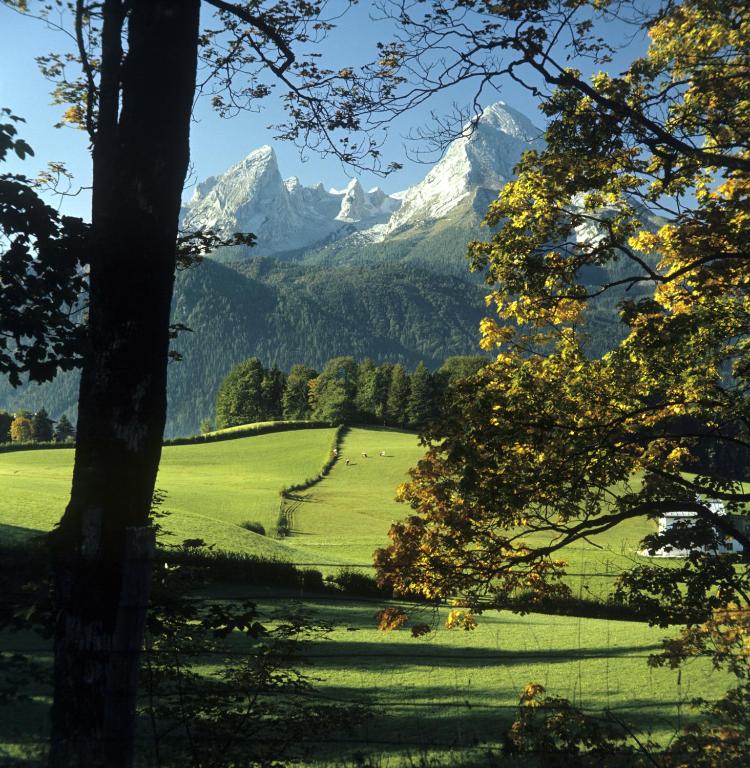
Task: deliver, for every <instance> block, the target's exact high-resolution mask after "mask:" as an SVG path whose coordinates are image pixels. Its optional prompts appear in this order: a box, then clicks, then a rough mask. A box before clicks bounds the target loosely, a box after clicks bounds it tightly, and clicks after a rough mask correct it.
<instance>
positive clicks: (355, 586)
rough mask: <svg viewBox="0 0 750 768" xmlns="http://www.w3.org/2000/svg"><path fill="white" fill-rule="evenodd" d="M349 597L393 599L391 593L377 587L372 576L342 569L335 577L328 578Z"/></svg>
mask: <svg viewBox="0 0 750 768" xmlns="http://www.w3.org/2000/svg"><path fill="white" fill-rule="evenodd" d="M328 580H329V581H331V582H333V583H334V584H336V585H337V586H338V587H339V588H340V589H341V591H342V592H345V593H346V594H347V595H358V596H360V597H391V594H392V593H391V591H390V590H389V589H387V588H382V587H379V586H378V585H377V583H376V582H375V579H373V577H372V576H368V575H367V574H365V573H361V572H360V571H354V570H350V569H349V568H342V569H341V570H340V571H339V572H338V573H337V574H336V575H335V576H331V577H329V578H328Z"/></svg>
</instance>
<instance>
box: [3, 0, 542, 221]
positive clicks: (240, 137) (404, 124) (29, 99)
mask: <svg viewBox="0 0 750 768" xmlns="http://www.w3.org/2000/svg"><path fill="white" fill-rule="evenodd" d="M332 5H333V4H332ZM370 8H371V4H370V3H367V2H363V3H361V4H360V5H359V6H355V8H354V9H352V10H351V11H350V12H349V13H348V14H346V16H345V17H344V18H343V19H341V20H340V22H339V26H338V27H337V29H336V30H334V32H333V33H331V35H330V37H329V38H328V39H327V40H326V41H325V42H324V43H323V44H322V45H321V48H320V52H321V53H322V54H323V59H322V60H323V61H324V62H325V63H326V65H327V66H331V67H337V68H338V67H340V66H344V65H351V64H355V65H356V64H358V63H362V62H363V61H364V60H367V59H370V58H372V56H373V54H374V53H375V44H376V42H377V41H378V40H386V39H388V38H389V28H388V26H387V24H384V23H382V22H376V21H374V20H373V19H372V18H371V15H370ZM68 44H69V40H68V39H67V38H66V37H65V35H64V34H63V33H61V32H59V31H54V30H51V29H49V28H47V27H46V26H45V24H44V23H42V22H39V21H37V20H34V19H29V18H24V17H22V16H20V15H18V14H17V13H15V12H13V11H11V10H10V9H9V8H8V7H7V6H3V5H0V106H6V107H9V108H11V109H12V110H13V111H14V112H15V113H16V114H18V115H21V116H23V117H24V118H25V119H26V121H27V123H26V125H24V126H23V127H22V128H21V133H22V135H23V137H24V138H25V139H26V140H27V141H28V142H29V143H30V144H31V145H32V147H33V148H34V150H35V152H36V156H35V157H34V158H32V159H30V160H27V161H26V162H24V163H20V164H17V165H15V166H14V167H13V168H12V169H13V170H16V171H19V172H23V173H25V174H26V175H28V176H34V175H36V173H37V172H38V171H39V170H42V169H43V168H44V167H45V166H46V164H47V162H48V161H53V160H55V161H64V162H65V163H66V164H67V166H68V168H69V169H70V170H71V171H72V172H73V173H74V175H75V177H76V181H77V182H78V183H80V184H82V185H85V184H88V183H89V179H90V165H91V163H90V156H89V153H88V147H87V140H86V135H85V134H84V133H83V132H82V131H77V130H75V129H72V128H61V129H56V128H54V127H53V125H54V123H55V122H57V121H58V120H59V118H60V115H61V113H62V111H63V108H62V107H60V106H54V105H51V103H50V102H51V98H50V96H49V91H50V83H48V82H47V81H45V80H44V78H43V77H42V75H41V74H40V73H39V71H38V68H37V65H36V62H35V61H34V57H35V56H39V55H43V54H45V53H48V52H50V51H54V50H57V51H59V50H61V49H63V48H66V47H67V46H68ZM472 97H473V93H472V92H471V91H466V92H463V93H462V92H460V91H459V90H454V91H453V92H449V93H445V94H442V95H441V96H440V97H438V98H435V99H434V100H433V101H431V102H429V103H428V104H427V105H425V106H423V107H421V108H419V109H416V110H414V111H412V112H410V113H409V114H408V115H407V116H404V117H403V118H401V119H400V120H399V121H397V122H396V123H394V125H393V126H392V128H391V130H390V131H389V139H388V143H387V145H386V147H385V150H384V158H385V160H386V161H387V162H390V161H397V162H401V163H403V164H404V168H403V169H402V170H401V171H398V172H396V173H394V174H392V175H391V176H389V177H388V178H386V179H381V178H378V177H375V176H374V175H371V174H364V173H357V174H356V175H358V176H359V178H360V179H361V181H362V183H363V184H364V185H365V186H366V187H370V186H374V185H376V184H377V185H379V186H381V187H383V189H385V190H386V191H388V192H395V191H398V190H400V189H403V188H405V187H407V186H409V185H410V184H414V183H415V182H417V181H419V180H420V179H421V178H423V177H424V175H425V174H426V172H427V167H426V166H425V165H424V164H420V163H416V162H413V161H410V160H409V159H408V158H407V157H406V156H405V149H404V138H403V137H404V136H406V134H408V133H409V131H410V129H414V128H417V127H419V126H424V125H426V124H427V123H428V122H429V119H430V115H429V112H430V110H433V111H435V112H436V113H438V114H441V113H448V112H450V110H451V104H452V103H453V102H456V103H465V102H467V101H469V100H470V99H471V98H472ZM498 99H502V100H503V101H505V102H506V103H507V104H509V105H511V106H513V107H515V108H516V109H518V110H520V111H521V112H524V113H525V114H527V115H528V116H529V117H530V118H531V119H532V121H533V122H535V123H537V124H538V125H540V126H542V125H543V121H542V117H541V115H540V113H539V111H538V109H537V105H536V103H535V101H534V99H533V98H532V97H531V96H530V94H529V93H528V91H526V90H525V89H523V88H522V87H521V86H519V85H517V84H516V83H513V82H508V83H502V84H501V91H500V92H497V93H495V94H489V93H488V95H487V98H486V99H485V103H491V102H492V101H494V100H498ZM281 119H283V110H282V109H281V106H280V104H279V103H278V99H277V98H274V96H271V97H269V98H267V99H266V100H264V102H262V110H261V111H260V112H259V113H248V114H242V115H239V116H237V117H234V118H232V119H222V118H220V117H218V116H217V115H216V114H215V112H214V111H213V110H212V109H211V107H210V105H209V103H208V100H207V99H203V100H200V101H199V102H198V104H197V107H196V110H195V121H194V123H193V126H192V135H191V157H192V164H193V178H192V181H193V183H194V182H195V181H196V180H198V181H199V180H202V179H204V178H206V177H207V176H210V175H215V174H219V173H221V172H223V171H224V170H226V169H227V168H228V167H229V166H230V165H233V164H234V163H235V162H237V161H238V160H240V159H241V158H243V157H244V156H245V155H247V154H248V153H249V152H250V151H252V150H253V149H255V148H257V147H259V146H261V145H262V144H272V145H273V146H274V149H275V150H276V153H277V155H278V159H279V166H280V170H281V174H282V176H284V177H288V176H298V177H299V178H300V179H301V181H302V182H303V183H304V184H314V183H317V182H323V184H324V185H325V186H326V187H330V186H333V187H339V188H340V187H343V186H345V185H346V183H347V181H348V179H349V178H351V176H352V175H354V172H353V171H352V170H351V169H347V168H344V167H342V165H341V164H340V163H339V162H338V161H337V160H335V159H332V158H327V159H324V158H320V157H319V156H317V155H315V154H314V153H310V152H308V153H307V159H306V161H304V162H303V161H302V159H301V158H300V154H299V150H298V149H297V148H296V147H294V146H293V145H291V144H288V143H284V142H279V141H275V140H274V139H273V131H272V130H269V129H268V128H267V126H268V125H269V124H271V123H274V122H279V121H281ZM190 194H191V190H190V189H187V190H186V195H185V196H186V197H189V195H190ZM60 207H61V208H62V209H63V210H64V211H66V212H68V213H72V214H74V215H80V216H84V217H87V216H88V207H89V200H88V197H87V195H86V194H83V195H81V196H79V197H77V198H69V199H66V200H64V201H62V203H61V205H60Z"/></svg>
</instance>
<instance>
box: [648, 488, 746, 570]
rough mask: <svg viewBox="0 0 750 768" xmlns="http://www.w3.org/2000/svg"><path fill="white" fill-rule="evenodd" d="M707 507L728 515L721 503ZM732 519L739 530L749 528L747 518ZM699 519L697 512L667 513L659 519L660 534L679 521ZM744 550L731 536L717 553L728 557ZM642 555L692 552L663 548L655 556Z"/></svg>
mask: <svg viewBox="0 0 750 768" xmlns="http://www.w3.org/2000/svg"><path fill="white" fill-rule="evenodd" d="M706 506H707V507H708V508H709V509H710V510H711V511H712V512H713V513H714V514H715V515H717V516H718V515H726V514H727V511H726V509H725V508H724V503H723V502H721V501H708V502H706ZM731 517H732V522H733V524H734V525H735V526H736V527H737V528H738V529H739V530H742V531H744V530H745V529H746V528H747V523H748V519H747V518H745V517H744V516H739V515H732V516H731ZM697 519H698V514H697V513H696V512H665V513H664V514H663V515H661V516H660V517H659V533H660V534H661V533H664V532H665V531H668V530H669V529H670V528H671V527H672V526H673V525H675V523H677V522H679V521H684V522H688V523H689V521H691V520H697ZM701 549H703V550H704V551H706V550H707V549H708V548H707V547H701ZM743 550H744V547H743V546H742V544H740V542H739V541H737V540H736V539H734V538H732V537H731V536H726V537H724V538H723V539H722V540H721V542H720V543H719V546H718V547H717V550H716V552H717V554H719V555H726V554H731V553H734V552H742V551H743ZM640 554H642V555H645V556H647V557H687V556H688V555H689V554H690V550H687V549H677V548H676V547H662V548H661V549H657V550H656V552H654V553H653V554H651V553H650V552H648V551H643V552H641V553H640Z"/></svg>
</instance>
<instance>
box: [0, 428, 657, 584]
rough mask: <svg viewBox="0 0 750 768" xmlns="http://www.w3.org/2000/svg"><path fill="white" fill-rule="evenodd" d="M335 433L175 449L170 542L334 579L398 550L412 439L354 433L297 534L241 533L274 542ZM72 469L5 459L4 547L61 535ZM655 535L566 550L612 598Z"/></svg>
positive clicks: (21, 455)
mask: <svg viewBox="0 0 750 768" xmlns="http://www.w3.org/2000/svg"><path fill="white" fill-rule="evenodd" d="M333 436H334V430H333V429H325V428H322V429H306V430H296V431H295V430H292V431H288V432H278V433H272V434H264V435H256V436H252V437H242V438H237V439H234V440H225V441H222V442H215V443H205V444H196V445H181V446H167V447H165V448H164V451H163V457H162V463H161V467H160V470H159V477H158V480H157V486H158V488H160V489H161V490H164V491H166V493H167V498H166V501H165V503H164V509H165V510H166V511H168V512H169V513H170V515H169V517H168V518H167V519H166V520H164V521H162V524H163V526H164V528H165V529H166V530H167V531H169V532H170V533H171V536H168V537H165V538H164V541H166V542H169V543H180V542H181V541H182V540H183V539H189V538H202V539H204V540H205V541H206V542H207V543H209V544H214V545H216V546H217V547H218V548H221V549H226V550H230V551H237V552H246V553H250V554H257V555H261V556H268V557H280V558H284V559H288V560H292V561H293V562H296V563H299V564H307V565H312V566H315V565H318V566H320V567H321V568H322V569H323V570H324V571H326V572H330V571H331V570H332V569H335V567H340V566H354V567H359V568H369V567H370V563H371V562H372V552H373V550H374V549H375V548H376V547H381V546H384V545H386V544H387V543H388V539H387V536H386V534H387V531H388V528H389V526H390V523H391V521H393V520H397V519H399V518H401V517H403V516H404V515H405V514H407V512H408V510H407V508H406V507H404V506H402V505H400V504H397V503H396V502H395V500H394V496H395V489H396V486H397V485H398V484H399V483H401V482H403V481H404V480H406V479H407V472H408V469H409V468H410V467H412V466H414V465H415V464H416V462H417V461H418V460H419V458H420V457H421V455H422V453H423V448H421V447H420V446H419V445H418V442H417V439H416V437H415V435H414V434H413V433H410V432H401V431H398V430H389V429H383V428H356V429H352V430H350V431H349V432H348V433H347V434H346V437H345V438H344V441H343V444H342V447H341V455H340V458H339V460H338V461H337V463H336V464H335V465H334V466H333V468H332V470H331V472H330V474H329V475H328V476H327V477H326V478H325V479H323V480H322V481H321V482H320V483H317V484H316V485H314V486H313V487H312V488H310V489H308V490H306V491H302V492H299V493H297V494H295V498H296V501H295V502H293V504H292V506H293V508H294V514H293V535H292V536H291V537H289V538H286V539H281V540H278V539H274V538H272V537H270V536H266V537H263V536H258V535H257V534H254V533H251V532H249V531H246V530H245V529H243V528H241V527H240V526H241V524H242V523H243V522H245V521H257V522H260V523H261V524H262V525H263V527H264V528H265V530H266V531H267V532H268V533H269V534H270V533H272V532H273V530H274V528H275V525H276V522H277V519H278V511H279V501H280V500H279V491H280V490H281V488H282V487H283V486H285V485H291V484H295V483H300V482H302V481H304V480H305V479H307V478H310V477H314V476H315V475H317V473H318V472H319V471H320V469H321V467H322V465H323V463H324V462H325V460H326V458H327V457H328V455H329V451H330V448H331V445H332V440H333ZM381 451H382V452H384V453H385V456H381V455H380V453H381ZM363 454H367V457H366V458H365V457H364V456H363ZM347 459H348V460H349V464H348V465H347V464H346V460H347ZM72 460H73V453H72V451H62V450H48V451H24V452H18V453H12V452H11V453H4V454H0V491H1V493H0V526H2V531H1V535H2V538H3V539H4V540H6V541H8V540H10V539H16V538H19V537H20V538H23V537H24V536H25V535H27V534H28V533H29V532H30V531H45V530H49V529H50V528H51V526H52V525H53V524H54V522H55V521H56V520H57V519H58V518H59V516H60V514H61V511H62V509H63V508H64V506H65V503H66V500H67V496H68V492H69V489H70V472H71V466H72ZM649 530H650V524H649V523H647V522H644V521H642V520H636V521H630V522H628V523H625V524H623V525H620V526H618V527H617V528H615V529H613V530H612V531H610V532H608V533H606V534H603V535H602V536H600V537H598V538H597V539H596V540H595V543H596V544H597V545H598V548H597V547H595V546H591V545H588V544H587V545H583V546H576V547H570V548H568V549H566V550H565V552H564V553H563V556H564V557H565V558H566V559H567V560H568V561H569V562H570V571H571V573H572V574H573V575H571V577H570V582H571V585H572V587H573V589H574V591H576V592H577V593H580V594H581V595H583V596H586V595H603V594H606V593H607V592H608V591H609V589H610V587H611V583H612V580H613V577H614V575H615V574H617V573H618V572H619V571H621V570H622V569H623V568H624V567H627V566H629V565H631V564H632V562H633V560H634V559H636V556H635V552H636V550H637V546H638V541H639V540H640V538H642V536H643V535H644V534H645V533H647V532H648V531H649Z"/></svg>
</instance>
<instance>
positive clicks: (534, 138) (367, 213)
mask: <svg viewBox="0 0 750 768" xmlns="http://www.w3.org/2000/svg"><path fill="white" fill-rule="evenodd" d="M541 146H542V139H541V131H540V130H539V129H537V128H536V127H535V126H534V125H533V124H532V123H531V121H530V120H529V119H528V118H527V117H525V116H524V115H522V114H521V113H520V112H518V111H517V110H515V109H513V108H512V107H508V106H507V105H505V104H504V103H503V102H498V103H496V104H493V105H492V106H489V107H487V108H486V109H485V110H484V111H483V112H482V114H481V115H480V116H479V117H478V118H477V119H476V120H475V121H474V122H473V123H471V124H467V125H466V126H465V127H464V131H463V135H461V136H459V137H458V138H456V139H454V140H453V141H452V142H451V143H450V145H449V146H448V149H447V150H446V152H445V155H444V156H443V158H442V159H441V160H440V161H439V162H438V163H436V165H435V166H434V167H433V168H432V169H431V170H430V171H429V172H428V173H427V175H426V176H425V178H424V179H423V180H422V181H420V182H419V183H418V184H415V185H414V186H412V187H409V188H408V189H406V190H405V191H403V192H400V193H396V194H391V195H389V194H387V193H385V192H383V191H382V190H381V189H380V188H378V187H375V188H374V189H371V190H369V191H365V190H364V188H363V187H362V185H361V183H360V182H359V180H358V179H356V178H354V179H352V180H351V181H350V182H349V184H348V185H347V187H346V188H345V189H343V190H336V189H330V190H326V189H325V188H324V187H323V185H322V184H317V185H315V186H312V187H306V186H304V185H303V184H302V183H301V182H300V181H299V179H297V178H296V177H294V176H293V177H291V178H289V179H286V180H284V179H282V176H281V173H280V171H279V167H278V162H277V158H276V154H275V153H274V151H273V149H272V148H271V147H270V146H263V147H261V148H260V149H257V150H254V151H253V152H251V153H250V154H249V155H248V156H247V157H246V158H245V159H244V160H242V161H240V162H239V163H237V164H236V165H234V166H233V167H232V168H230V169H229V170H227V171H226V172H225V173H223V174H222V175H221V176H219V177H211V178H209V179H206V180H205V181H204V182H201V183H200V184H198V185H197V186H196V189H195V192H194V194H193V197H192V198H191V199H190V200H189V201H188V202H187V203H186V204H185V206H184V208H183V227H184V228H185V229H199V228H211V229H215V230H217V231H218V232H220V233H222V234H225V235H228V234H231V233H233V232H252V233H254V234H255V235H256V236H257V245H256V247H255V248H254V249H253V251H252V252H251V253H250V254H249V255H250V256H269V255H275V256H278V257H283V255H284V254H292V253H294V254H299V253H300V252H302V251H305V250H306V249H313V248H318V247H321V246H324V245H326V244H328V243H332V242H337V241H346V240H347V239H351V241H352V243H362V242H380V241H383V240H387V239H388V238H390V237H392V236H395V235H398V234H399V233H402V232H404V231H405V230H408V229H410V228H414V227H422V226H424V225H425V224H427V223H430V222H437V221H439V220H440V219H442V218H443V217H445V216H446V215H447V214H448V213H450V212H451V211H453V210H455V209H456V208H457V207H458V206H460V205H461V204H462V203H464V202H465V201H467V200H468V199H469V198H471V197H472V196H474V195H476V192H477V190H486V191H490V192H493V193H497V191H499V190H500V189H501V188H502V186H503V185H504V184H505V183H506V182H507V181H508V180H509V179H511V178H512V177H513V168H514V166H515V165H516V163H517V162H518V161H519V159H520V157H521V154H522V153H523V152H524V151H525V150H527V149H530V148H539V147H541Z"/></svg>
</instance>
